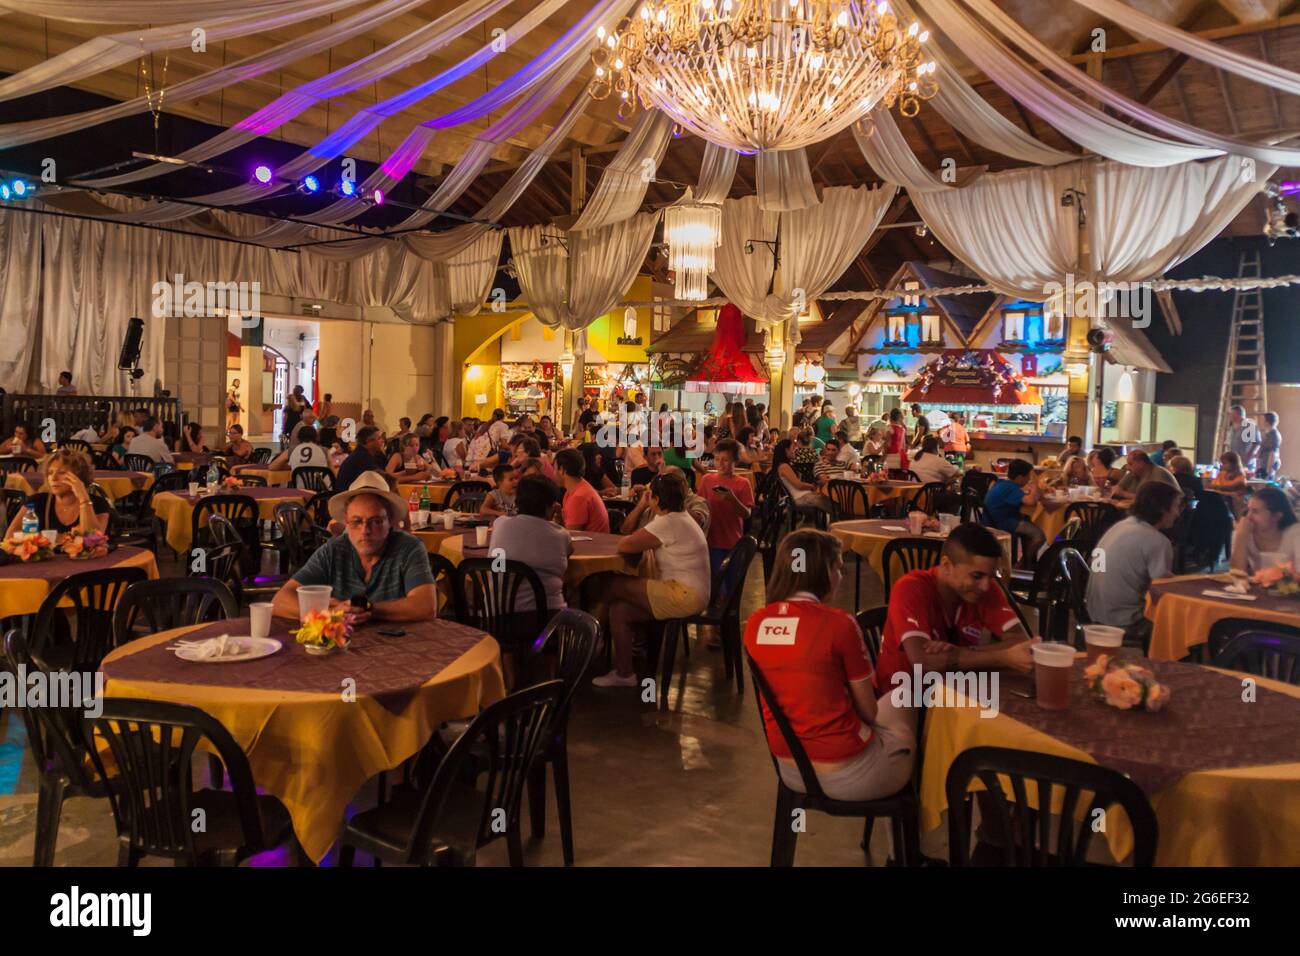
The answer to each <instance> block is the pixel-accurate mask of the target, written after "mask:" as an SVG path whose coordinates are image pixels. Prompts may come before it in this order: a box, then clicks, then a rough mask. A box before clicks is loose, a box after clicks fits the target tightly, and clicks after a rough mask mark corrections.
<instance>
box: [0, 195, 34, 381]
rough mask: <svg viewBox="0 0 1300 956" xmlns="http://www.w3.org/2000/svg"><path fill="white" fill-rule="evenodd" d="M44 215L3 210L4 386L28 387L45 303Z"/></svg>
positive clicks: (0, 308) (0, 362)
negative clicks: (42, 301)
mask: <svg viewBox="0 0 1300 956" xmlns="http://www.w3.org/2000/svg"><path fill="white" fill-rule="evenodd" d="M40 234H41V217H40V216H35V215H31V214H30V213H22V212H14V211H12V210H0V342H4V343H5V346H4V349H3V350H0V388H3V389H4V390H5V391H7V392H21V391H23V390H24V389H26V387H27V374H28V371H29V370H30V368H31V363H32V352H33V347H34V345H35V343H36V340H37V337H38V336H37V328H38V325H37V323H38V321H39V310H40V302H41V257H40V247H41V235H40Z"/></svg>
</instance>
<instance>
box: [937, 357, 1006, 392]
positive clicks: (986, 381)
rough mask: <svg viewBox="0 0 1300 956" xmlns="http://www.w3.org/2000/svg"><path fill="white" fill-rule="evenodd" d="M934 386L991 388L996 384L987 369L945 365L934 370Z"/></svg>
mask: <svg viewBox="0 0 1300 956" xmlns="http://www.w3.org/2000/svg"><path fill="white" fill-rule="evenodd" d="M934 384H935V385H947V386H949V387H952V388H993V387H994V386H995V385H996V384H997V383H996V381H995V379H994V377H993V372H992V370H991V369H989V368H986V367H977V368H971V367H970V366H963V365H955V364H946V363H945V364H942V365H940V366H939V367H938V368H937V369H935V373H934Z"/></svg>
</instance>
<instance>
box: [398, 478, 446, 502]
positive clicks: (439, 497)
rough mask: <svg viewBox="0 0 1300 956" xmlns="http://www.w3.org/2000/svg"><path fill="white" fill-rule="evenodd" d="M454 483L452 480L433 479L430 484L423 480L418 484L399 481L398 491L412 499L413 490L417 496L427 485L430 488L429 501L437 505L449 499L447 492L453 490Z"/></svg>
mask: <svg viewBox="0 0 1300 956" xmlns="http://www.w3.org/2000/svg"><path fill="white" fill-rule="evenodd" d="M451 485H452V483H451V482H450V481H431V482H429V483H428V485H425V484H424V483H423V482H421V483H418V484H403V483H401V482H398V485H397V493H398V494H399V495H401V496H402V497H403V498H406V499H410V497H411V492H415V494H416V497H419V495H420V493H421V492H422V491H423V490H424V489H425V488H426V487H427V488H428V489H429V501H430V503H432V504H435V505H441V504H442V503H443V502H444V501H446V500H447V492H449V491H451Z"/></svg>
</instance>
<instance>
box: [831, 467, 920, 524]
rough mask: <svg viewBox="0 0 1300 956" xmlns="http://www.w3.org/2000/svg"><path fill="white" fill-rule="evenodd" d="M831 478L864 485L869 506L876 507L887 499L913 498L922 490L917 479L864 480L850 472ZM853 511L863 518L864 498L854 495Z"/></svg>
mask: <svg viewBox="0 0 1300 956" xmlns="http://www.w3.org/2000/svg"><path fill="white" fill-rule="evenodd" d="M831 478H833V479H837V480H842V481H852V482H855V483H856V484H859V485H861V486H862V489H863V491H865V492H866V494H867V507H869V508H875V507H876V506H877V505H880V504H883V503H884V502H886V501H894V500H895V499H898V498H908V499H910V498H912V496H914V495H915V494H916V493H917V492H918V491H920V490H921V487H922V486H921V484H919V483H918V482H915V481H864V480H863V479H862V478H858V477H855V476H853V475H850V474H848V473H844V474H840V475H832V476H831ZM853 513H854V514H856V515H859V516H861V517H863V518H865V517H866V514H864V513H863V511H862V499H861V498H858V497H856V496H855V497H854V499H853Z"/></svg>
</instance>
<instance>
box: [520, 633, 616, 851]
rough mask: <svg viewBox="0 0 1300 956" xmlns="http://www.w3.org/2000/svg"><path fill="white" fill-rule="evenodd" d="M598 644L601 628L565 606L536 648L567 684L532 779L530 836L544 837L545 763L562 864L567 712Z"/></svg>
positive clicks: (569, 828) (567, 827) (566, 826)
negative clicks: (551, 783) (551, 787)
mask: <svg viewBox="0 0 1300 956" xmlns="http://www.w3.org/2000/svg"><path fill="white" fill-rule="evenodd" d="M599 640H600V624H599V623H598V622H597V621H596V619H595V618H594V617H592V616H591V615H590V614H587V613H586V612H584V611H579V610H577V609H576V608H565V609H564V610H563V611H560V612H559V613H557V614H556V615H555V616H554V617H553V618H551V620H550V623H548V624H547V625H546V629H545V630H544V631H542V633H541V636H540V637H538V638H537V641H536V642H535V643H534V644H533V654H534V655H536V656H539V657H540V656H549V655H551V654H554V655H555V676H556V677H557V678H558V679H559V680H561V681H562V682H563V683H564V694H563V695H562V696H561V698H560V705H559V707H558V708H557V709H556V712H555V718H554V720H553V722H552V724H551V739H550V741H549V743H547V745H546V746H545V748H544V749H543V750H542V752H541V754H540V755H539V757H538V759H537V762H536V763H534V764H533V770H532V773H531V775H530V776H529V779H528V818H529V823H530V827H529V833H530V834H531V836H532V838H533V839H538V838H540V837H542V836H545V835H546V765H547V764H550V766H551V776H552V778H553V779H554V781H555V810H556V814H557V815H558V816H559V818H560V843H561V845H562V847H563V850H564V865H565V866H573V814H572V811H571V808H570V804H569V746H568V730H569V711H570V709H571V708H572V704H573V695H574V693H575V692H576V691H577V689H578V687H579V686H580V685H581V683H582V678H583V676H584V675H585V674H586V673H587V670H588V669H589V668H590V667H591V660H592V658H593V657H594V656H595V654H596V644H597V642H598V641H599Z"/></svg>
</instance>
